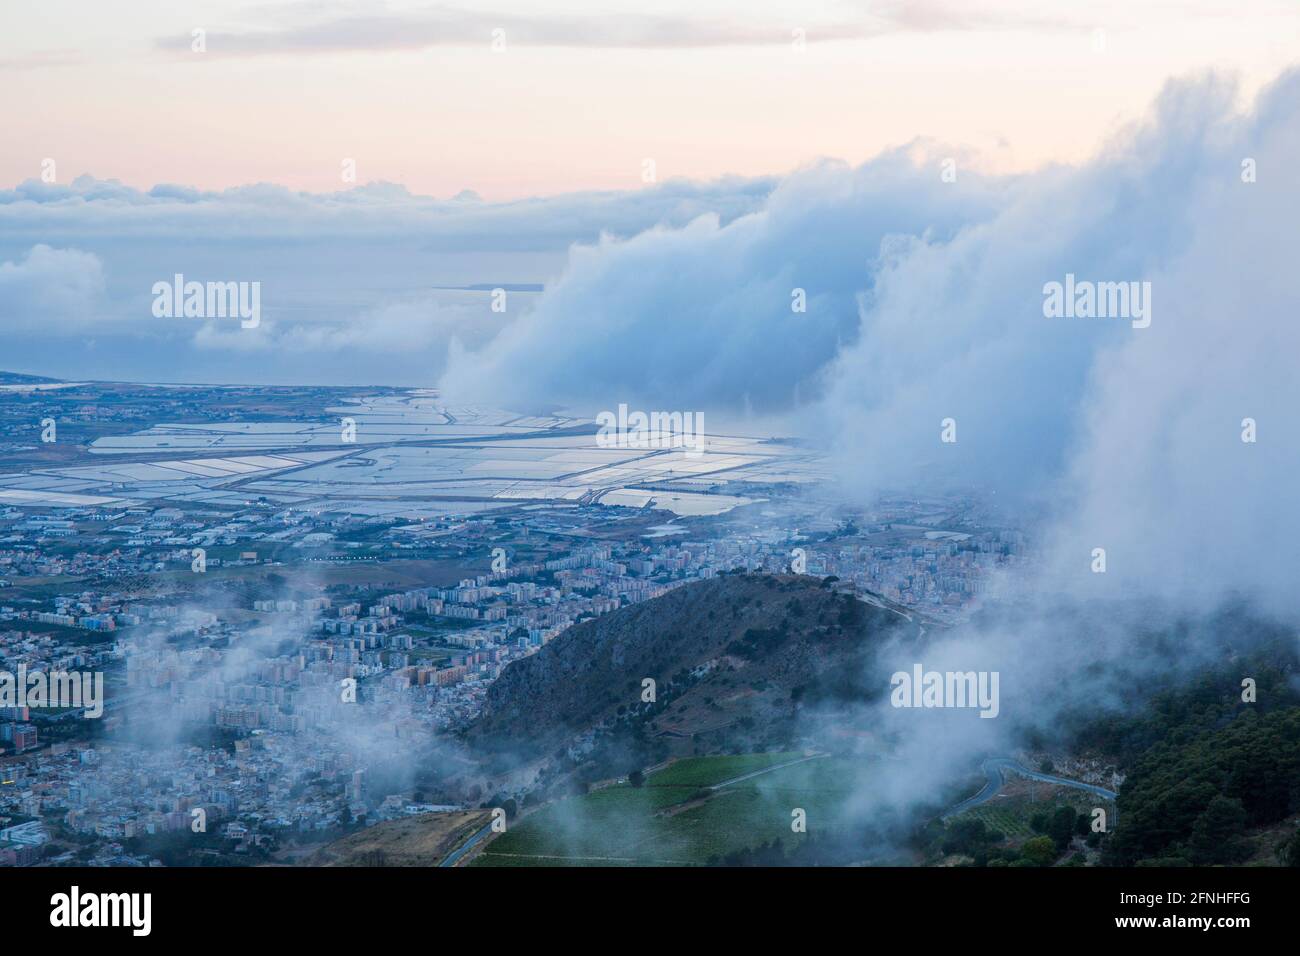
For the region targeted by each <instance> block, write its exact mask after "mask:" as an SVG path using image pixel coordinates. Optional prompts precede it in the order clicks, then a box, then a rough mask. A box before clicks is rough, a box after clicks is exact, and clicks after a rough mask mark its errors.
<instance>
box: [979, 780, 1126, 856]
mask: <svg viewBox="0 0 1300 956" xmlns="http://www.w3.org/2000/svg"><path fill="white" fill-rule="evenodd" d="M1044 789H1051V790H1054V791H1056V792H1054V793H1046V794H1040V795H1039V798H1038V799H1036V800H1031V799H1030V798H1029V797H1027V796H1024V795H1017V796H1009V797H1005V798H999V797H994V798H993V799H992V800H991V801H989V802H988V803H985V804H983V805H981V806H978V807H973V808H972V809H970V810H967V811H966V812H965V813H963V814H961V816H959V817H958V818H957V819H961V820H971V819H973V820H983V821H984V825H985V826H987V827H989V828H990V829H992V830H998V831H1001V832H1002V833H1005V834H1006V836H1007V839H1008V840H1010V841H1011V843H1013V844H1015V843H1020V842H1021V841H1024V840H1028V839H1029V838H1030V837H1035V836H1038V835H1039V834H1038V833H1036V832H1035V831H1034V829H1033V827H1032V826H1031V825H1030V820H1031V819H1033V817H1034V815H1035V814H1038V813H1047V814H1049V815H1050V814H1052V813H1055V812H1056V809H1057V808H1058V807H1063V806H1065V807H1072V808H1073V809H1075V810H1076V811H1078V812H1079V813H1091V812H1092V808H1093V807H1095V806H1099V805H1100V806H1103V807H1104V808H1105V809H1106V812H1107V813H1108V814H1111V815H1112V816H1113V814H1114V812H1115V806H1114V804H1113V803H1111V802H1110V801H1106V800H1098V799H1095V798H1090V797H1088V796H1087V795H1086V794H1080V793H1079V792H1078V791H1076V790H1070V789H1068V788H1065V787H1053V788H1044Z"/></svg>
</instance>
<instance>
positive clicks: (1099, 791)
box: [939, 757, 1119, 820]
mask: <svg viewBox="0 0 1300 956" xmlns="http://www.w3.org/2000/svg"><path fill="white" fill-rule="evenodd" d="M981 768H982V769H983V771H984V776H985V780H986V782H985V784H984V786H983V787H981V788H980V791H979V793H977V794H975V795H974V796H973V797H967V798H966V799H965V800H963V801H961V803H956V804H953V805H952V806H951V807H949V808H948V810H947V812H945V813H944V814H943V815H942V816H941V817H940V818H939V819H941V820H949V819H951V818H952V817H955V816H957V814H959V813H965V812H966V811H967V810H969V809H971V808H972V807H978V806H979V805H980V804H982V803H987V802H988V801H989V800H991V799H993V797H994V796H996V795H997V792H998V791H999V790H1001V789H1002V784H1003V783H1004V782H1005V781H1006V774H1008V773H1014V774H1019V775H1020V776H1022V777H1028V778H1029V779H1030V780H1039V781H1042V782H1043V783H1054V784H1058V785H1059V786H1062V787H1073V788H1074V789H1075V790H1084V791H1087V792H1088V793H1091V794H1092V795H1093V796H1097V797H1101V798H1102V799H1103V800H1114V799H1115V798H1116V797H1118V796H1119V794H1117V793H1116V792H1115V791H1114V790H1107V789H1106V788H1105V787H1098V786H1096V785H1094V784H1091V783H1081V782H1079V781H1078V780H1069V779H1067V778H1065V777H1057V776H1055V775H1053V774H1050V773H1039V772H1038V771H1036V770H1030V769H1029V768H1028V767H1023V766H1021V765H1020V764H1018V763H1016V762H1015V761H1014V760H1010V759H1008V758H1006V757H993V758H990V759H988V760H985V761H984V763H983V764H982V765H981Z"/></svg>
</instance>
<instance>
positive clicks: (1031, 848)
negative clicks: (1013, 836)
mask: <svg viewBox="0 0 1300 956" xmlns="http://www.w3.org/2000/svg"><path fill="white" fill-rule="evenodd" d="M1056 855H1057V854H1056V842H1055V841H1054V840H1053V839H1052V838H1051V837H1049V836H1040V837H1034V838H1033V839H1032V840H1026V841H1025V845H1024V846H1023V847H1021V848H1020V858H1021V859H1022V860H1024V861H1025V862H1026V863H1027V864H1028V865H1030V866H1051V865H1052V861H1053V860H1055V859H1056Z"/></svg>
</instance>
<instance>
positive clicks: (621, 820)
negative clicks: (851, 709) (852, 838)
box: [473, 753, 870, 866]
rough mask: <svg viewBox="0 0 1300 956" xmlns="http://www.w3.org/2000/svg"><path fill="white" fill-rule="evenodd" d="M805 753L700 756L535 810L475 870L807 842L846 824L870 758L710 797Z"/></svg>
mask: <svg viewBox="0 0 1300 956" xmlns="http://www.w3.org/2000/svg"><path fill="white" fill-rule="evenodd" d="M800 756H801V755H800V754H797V753H774V754H743V755H735V756H720V757H693V758H690V759H687V760H681V761H677V762H676V763H674V764H671V765H669V766H668V767H666V768H664V769H663V770H659V771H657V772H655V773H653V774H651V775H650V776H649V777H647V778H646V782H645V785H644V786H642V787H632V786H630V785H628V784H618V785H616V786H611V787H606V788H604V789H601V790H596V791H594V792H592V793H589V794H586V795H585V796H580V797H570V798H568V799H566V800H561V801H558V802H556V803H552V804H548V805H547V806H545V807H543V808H541V809H540V810H537V811H536V812H534V813H531V814H529V815H527V816H526V817H524V818H523V819H522V820H520V821H519V822H518V823H517V824H514V825H512V827H511V829H510V830H509V831H508V832H506V833H504V834H502V835H501V836H499V837H497V838H496V839H495V840H493V841H492V842H491V843H489V844H488V846H487V847H486V848H485V849H484V851H483V853H482V854H480V855H479V856H478V857H477V858H476V859H475V860H474V863H473V865H475V866H548V865H549V866H554V865H560V866H654V865H665V864H679V865H680V864H685V865H692V864H703V863H706V862H708V861H709V860H710V858H712V857H721V856H724V855H726V854H728V853H732V852H735V851H738V850H743V849H746V848H751V847H755V846H757V845H759V844H762V843H767V842H769V841H773V840H775V841H778V842H781V843H782V844H784V845H785V846H787V847H789V846H790V845H791V842H792V841H797V840H802V839H805V837H804V835H802V834H796V833H794V832H793V831H792V830H791V826H790V824H791V819H792V811H793V810H794V809H795V808H799V809H802V810H803V811H804V812H805V813H806V815H807V827H808V831H809V832H810V833H812V832H821V833H825V832H827V831H831V830H835V829H839V828H841V827H843V825H844V824H843V820H844V812H845V806H846V804H847V802H848V800H849V799H850V798H851V795H852V786H851V783H850V782H849V781H852V780H853V779H854V777H855V776H856V775H858V774H861V773H864V772H870V770H869V765H868V764H866V763H865V762H864V761H861V760H855V759H849V758H832V757H819V758H816V759H814V760H809V761H806V762H804V763H800V764H797V765H795V766H790V767H783V768H781V769H778V770H773V771H771V772H769V773H766V774H762V775H760V776H758V777H754V778H752V779H749V780H743V781H740V782H738V783H734V784H730V785H728V786H726V787H723V788H722V789H719V790H708V789H707V788H708V787H710V786H714V785H716V784H719V783H722V782H723V781H726V780H730V779H732V778H734V777H737V776H742V775H744V774H746V773H752V772H753V771H755V770H761V769H763V768H765V767H772V766H775V765H778V764H781V763H785V762H787V761H790V760H797V759H799V757H800Z"/></svg>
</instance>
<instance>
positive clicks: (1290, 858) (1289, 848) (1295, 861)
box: [1277, 830, 1300, 866]
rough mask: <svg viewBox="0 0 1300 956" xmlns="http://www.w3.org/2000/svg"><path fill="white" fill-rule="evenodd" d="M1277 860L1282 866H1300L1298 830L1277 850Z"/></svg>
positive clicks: (1299, 834) (1299, 832)
mask: <svg viewBox="0 0 1300 956" xmlns="http://www.w3.org/2000/svg"><path fill="white" fill-rule="evenodd" d="M1277 859H1278V862H1279V863H1281V864H1282V865H1283V866H1300V830H1296V832H1295V833H1293V834H1292V835H1291V839H1289V840H1287V841H1286V842H1284V843H1283V844H1282V845H1281V846H1279V847H1278V848H1277Z"/></svg>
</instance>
